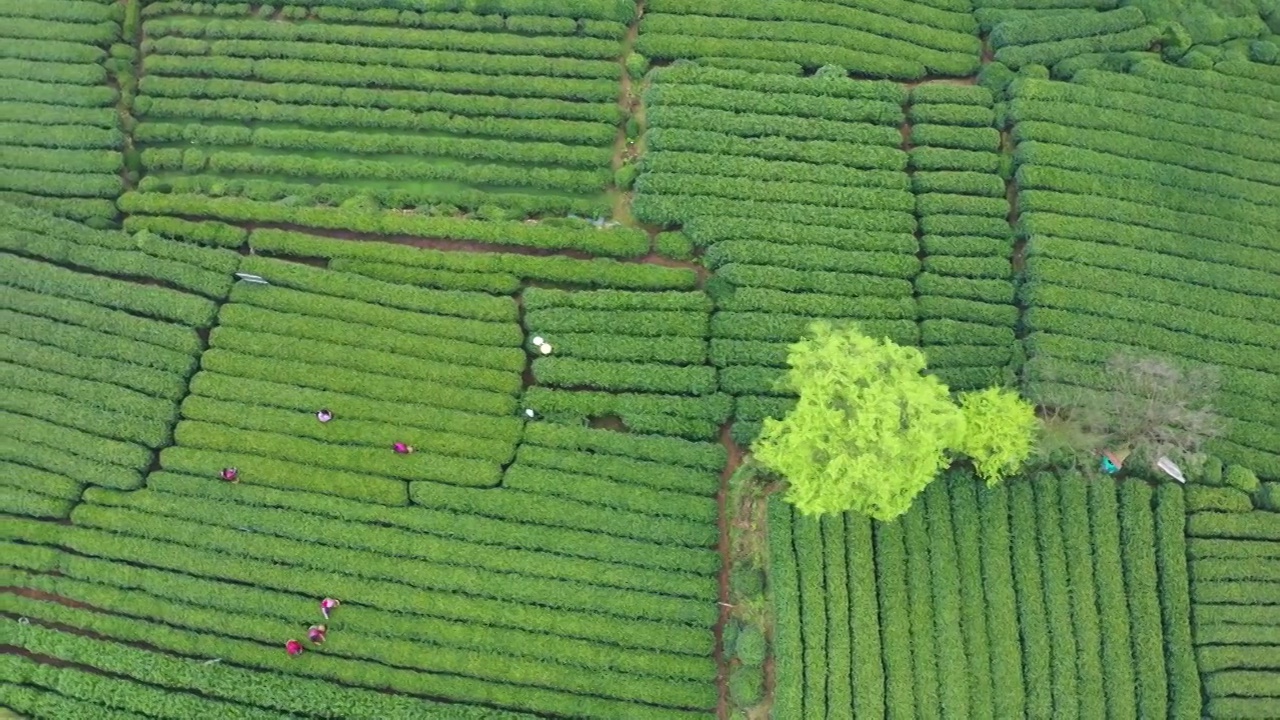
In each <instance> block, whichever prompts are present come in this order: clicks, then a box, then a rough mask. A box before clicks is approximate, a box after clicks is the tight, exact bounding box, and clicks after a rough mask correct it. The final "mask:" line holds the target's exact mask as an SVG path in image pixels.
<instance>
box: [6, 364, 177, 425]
mask: <svg viewBox="0 0 1280 720" xmlns="http://www.w3.org/2000/svg"><path fill="white" fill-rule="evenodd" d="M0 381H3V383H4V384H5V385H7V386H9V387H11V388H25V389H27V390H30V391H35V392H42V393H48V394H50V395H58V396H61V397H65V398H68V399H70V400H74V401H77V402H82V403H85V404H88V405H91V406H94V407H98V408H101V409H104V410H111V411H114V412H122V413H125V414H127V415H130V416H133V417H137V418H141V419H149V420H158V421H160V422H161V423H167V422H169V421H171V420H173V418H174V414H175V413H174V405H173V401H172V400H170V399H163V398H157V397H152V396H149V395H143V394H142V393H138V392H134V391H133V390H128V389H126V388H124V387H121V386H119V385H115V384H112V383H108V382H99V381H96V380H82V379H79V378H73V377H69V376H67V375H60V374H57V373H52V372H46V371H45V370H41V369H38V368H34V367H25V366H22V365H15V364H11V363H8V362H5V363H0Z"/></svg>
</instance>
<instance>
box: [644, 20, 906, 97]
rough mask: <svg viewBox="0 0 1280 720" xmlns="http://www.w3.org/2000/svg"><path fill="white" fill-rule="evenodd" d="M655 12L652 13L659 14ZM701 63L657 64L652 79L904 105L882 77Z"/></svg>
mask: <svg viewBox="0 0 1280 720" xmlns="http://www.w3.org/2000/svg"><path fill="white" fill-rule="evenodd" d="M657 15H658V14H657V13H655V14H654V15H652V16H649V17H650V18H652V17H657ZM690 21H693V22H698V21H701V18H699V17H697V16H696V15H695V16H694V17H686V18H683V19H682V22H690ZM700 63H701V59H699V61H698V63H678V64H675V65H669V66H665V67H660V68H657V69H655V70H654V71H653V74H652V80H653V81H654V82H655V83H662V84H682V85H714V86H717V87H722V88H732V89H736V90H751V91H754V92H762V93H795V94H799V95H816V96H819V97H842V98H848V99H851V100H884V101H886V102H891V103H894V104H896V105H902V104H903V103H904V102H905V101H906V98H907V94H906V92H905V91H904V90H903V89H902V88H901V87H900V86H899V85H898V84H896V83H892V82H888V81H883V80H870V81H858V82H839V83H832V82H830V81H828V80H826V79H823V78H820V77H780V76H779V75H781V74H780V73H771V74H765V75H761V74H757V73H753V72H744V71H741V70H736V69H732V68H729V69H726V68H719V67H704V66H703V65H701V64H700Z"/></svg>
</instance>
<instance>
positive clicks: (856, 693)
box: [829, 513, 885, 717]
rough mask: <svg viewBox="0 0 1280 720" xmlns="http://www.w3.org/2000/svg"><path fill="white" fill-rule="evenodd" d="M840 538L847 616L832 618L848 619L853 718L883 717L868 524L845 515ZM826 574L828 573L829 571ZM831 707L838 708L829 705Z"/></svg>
mask: <svg viewBox="0 0 1280 720" xmlns="http://www.w3.org/2000/svg"><path fill="white" fill-rule="evenodd" d="M844 537H845V542H844V549H845V554H844V557H845V560H846V562H847V567H846V570H845V576H846V577H847V579H848V583H849V588H848V598H849V603H848V607H847V613H845V614H835V615H834V616H833V618H834V619H833V622H844V618H845V616H846V615H847V617H848V622H849V626H850V631H849V635H850V643H851V645H852V648H851V653H852V680H851V685H852V690H853V705H852V707H853V711H854V714H855V715H856V716H858V717H862V716H863V715H864V714H865V715H867V716H871V717H875V716H880V715H883V714H884V707H885V666H884V664H883V661H882V653H883V646H882V643H881V638H880V624H879V623H880V615H881V612H880V611H879V603H878V601H877V599H876V593H877V587H876V559H875V551H876V548H875V547H874V545H873V537H872V526H871V522H870V521H869V520H868V519H867V518H865V517H861V516H857V515H853V514H849V513H846V514H845V516H844ZM832 552H834V551H832ZM829 574H832V573H830V571H829ZM834 574H836V575H838V573H834ZM833 707H838V706H836V705H834V704H833Z"/></svg>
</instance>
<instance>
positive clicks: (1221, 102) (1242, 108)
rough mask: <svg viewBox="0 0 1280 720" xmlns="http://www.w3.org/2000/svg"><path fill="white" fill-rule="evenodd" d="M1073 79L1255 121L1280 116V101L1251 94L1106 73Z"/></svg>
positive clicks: (1084, 74)
mask: <svg viewBox="0 0 1280 720" xmlns="http://www.w3.org/2000/svg"><path fill="white" fill-rule="evenodd" d="M1073 80H1074V81H1075V82H1078V83H1081V84H1082V85H1086V86H1089V87H1096V88H1104V89H1107V90H1114V91H1117V92H1126V93H1137V94H1140V95H1146V96H1150V97H1158V98H1163V99H1166V100H1176V101H1178V102H1190V103H1193V104H1194V105H1195V106H1196V107H1201V108H1216V109H1219V110H1225V111H1227V112H1232V113H1242V114H1245V115H1252V116H1254V117H1255V118H1262V119H1272V120H1274V119H1275V118H1276V117H1280V102H1277V101H1275V100H1271V99H1267V98H1262V97H1256V96H1254V94H1253V93H1240V92H1235V91H1224V90H1221V89H1217V88H1207V87H1203V86H1196V85H1185V84H1182V83H1171V82H1162V81H1156V80H1152V79H1150V78H1145V77H1141V76H1138V75H1128V74H1121V73H1108V72H1102V71H1099V70H1085V71H1082V72H1081V73H1079V75H1078V77H1075V78H1073Z"/></svg>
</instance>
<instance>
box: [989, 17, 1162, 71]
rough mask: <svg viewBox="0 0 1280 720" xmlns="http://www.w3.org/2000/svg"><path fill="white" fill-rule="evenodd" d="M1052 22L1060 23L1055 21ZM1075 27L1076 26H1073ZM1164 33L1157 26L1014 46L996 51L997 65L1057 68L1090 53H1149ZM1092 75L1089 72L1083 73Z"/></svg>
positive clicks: (1144, 26)
mask: <svg viewBox="0 0 1280 720" xmlns="http://www.w3.org/2000/svg"><path fill="white" fill-rule="evenodd" d="M1051 22H1056V21H1052V20H1051ZM1071 24H1072V25H1074V24H1075V23H1074V22H1072V23H1071ZM1163 33H1164V30H1163V28H1161V27H1160V26H1157V25H1143V26H1139V27H1135V28H1133V29H1130V30H1124V31H1121V32H1114V33H1109V34H1106V35H1094V36H1091V37H1079V38H1071V39H1067V40H1057V41H1053V42H1043V43H1034V44H1031V45H1010V46H1005V47H1002V48H1000V49H998V50H996V54H995V59H996V62H1001V63H1004V64H1005V65H1008V66H1009V67H1011V68H1015V69H1017V68H1020V67H1024V66H1027V65H1053V64H1055V63H1057V62H1060V61H1062V60H1066V59H1068V58H1071V57H1074V56H1077V55H1083V54H1086V53H1116V52H1123V51H1126V50H1145V49H1147V48H1149V47H1151V45H1152V43H1154V42H1156V41H1157V40H1159V39H1160V37H1161V35H1163ZM1082 72H1089V71H1082Z"/></svg>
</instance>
